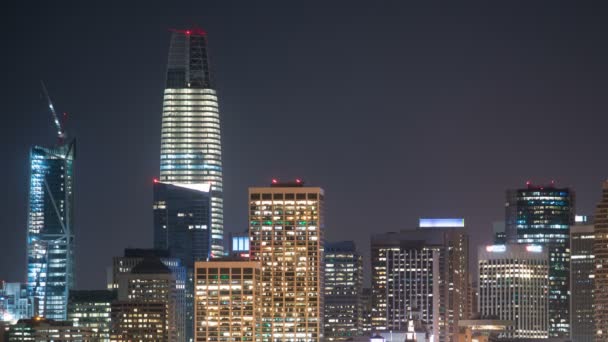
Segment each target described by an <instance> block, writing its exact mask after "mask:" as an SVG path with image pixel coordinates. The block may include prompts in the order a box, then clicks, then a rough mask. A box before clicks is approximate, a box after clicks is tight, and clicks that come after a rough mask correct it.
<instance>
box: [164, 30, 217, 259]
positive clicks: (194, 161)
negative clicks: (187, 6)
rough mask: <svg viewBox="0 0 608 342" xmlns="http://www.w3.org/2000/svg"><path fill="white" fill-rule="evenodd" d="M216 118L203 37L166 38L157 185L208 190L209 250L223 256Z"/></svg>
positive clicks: (196, 33) (177, 33) (194, 33)
mask: <svg viewBox="0 0 608 342" xmlns="http://www.w3.org/2000/svg"><path fill="white" fill-rule="evenodd" d="M220 136H221V133H220V114H219V111H218V101H217V94H216V91H215V89H214V86H213V83H212V79H211V74H210V71H209V60H208V57H207V34H206V33H205V32H204V31H203V30H201V29H190V30H174V31H173V32H172V34H171V43H170V46H169V57H168V65H167V78H166V84H165V91H164V97H163V114H162V132H161V151H160V181H161V182H163V183H170V184H175V185H184V184H188V185H191V186H198V187H203V186H205V187H210V189H209V190H210V191H211V226H210V227H208V228H207V229H210V230H211V242H210V246H211V250H210V252H209V255H210V256H211V257H212V258H213V257H221V256H222V255H223V253H224V251H223V241H222V240H223V234H224V223H223V195H222V194H223V185H222V147H221V139H220Z"/></svg>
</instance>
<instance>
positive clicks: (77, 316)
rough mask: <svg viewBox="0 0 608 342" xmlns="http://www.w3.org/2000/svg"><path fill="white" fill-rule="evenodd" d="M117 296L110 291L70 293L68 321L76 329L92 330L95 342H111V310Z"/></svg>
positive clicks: (114, 292)
mask: <svg viewBox="0 0 608 342" xmlns="http://www.w3.org/2000/svg"><path fill="white" fill-rule="evenodd" d="M116 295H117V294H116V291H109V290H79V291H74V290H72V291H70V297H69V300H68V321H70V322H72V325H73V326H74V327H84V328H90V329H91V330H92V331H93V337H94V339H95V341H99V342H108V341H110V328H111V315H110V311H111V310H110V308H111V305H112V301H114V300H116Z"/></svg>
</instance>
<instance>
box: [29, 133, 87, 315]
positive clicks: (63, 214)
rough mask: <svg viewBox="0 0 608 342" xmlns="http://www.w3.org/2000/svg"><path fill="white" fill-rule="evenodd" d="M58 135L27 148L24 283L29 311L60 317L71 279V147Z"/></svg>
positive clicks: (72, 154)
mask: <svg viewBox="0 0 608 342" xmlns="http://www.w3.org/2000/svg"><path fill="white" fill-rule="evenodd" d="M75 144H76V143H75V141H74V140H71V141H67V142H64V141H63V140H62V141H60V143H59V144H58V145H57V146H55V147H53V148H46V147H40V146H34V147H33V148H32V150H31V152H30V194H29V215H28V230H27V286H28V291H29V293H30V294H31V295H32V296H33V297H34V301H35V306H34V311H35V314H37V315H40V316H44V317H46V318H49V319H54V320H65V319H66V314H67V311H66V310H67V304H68V293H69V290H70V289H71V288H72V286H73V285H74V220H73V218H74V215H73V211H72V208H73V206H74V193H73V184H74V168H73V163H74V149H75Z"/></svg>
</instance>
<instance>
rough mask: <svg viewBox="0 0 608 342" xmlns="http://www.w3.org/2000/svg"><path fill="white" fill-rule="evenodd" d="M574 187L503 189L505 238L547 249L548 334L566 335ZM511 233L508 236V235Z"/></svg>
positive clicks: (530, 186)
mask: <svg viewBox="0 0 608 342" xmlns="http://www.w3.org/2000/svg"><path fill="white" fill-rule="evenodd" d="M574 202H575V198H574V191H572V190H571V189H568V188H557V187H556V186H555V184H553V183H552V184H550V185H547V186H538V185H534V184H532V183H530V182H528V183H527V187H526V188H523V189H517V190H509V191H507V203H506V222H507V239H508V240H509V241H511V242H515V243H520V244H533V245H541V246H544V247H545V249H546V250H547V251H548V253H549V260H550V261H551V264H550V265H549V336H550V337H555V338H568V337H569V336H570V312H569V311H570V294H569V287H570V253H569V251H570V226H571V225H572V224H573V223H574V208H575V205H574ZM509 236H511V238H509Z"/></svg>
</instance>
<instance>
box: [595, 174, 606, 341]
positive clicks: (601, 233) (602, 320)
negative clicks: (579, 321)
mask: <svg viewBox="0 0 608 342" xmlns="http://www.w3.org/2000/svg"><path fill="white" fill-rule="evenodd" d="M594 220H595V222H594V226H595V241H594V242H593V254H594V255H595V292H594V298H593V304H594V316H595V340H596V341H597V342H600V341H606V340H607V339H608V181H605V182H604V184H603V189H602V199H601V200H600V202H599V203H598V204H597V207H596V209H595V217H594Z"/></svg>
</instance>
